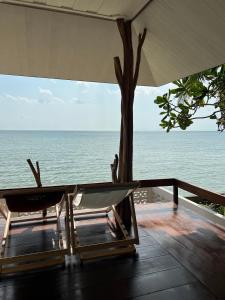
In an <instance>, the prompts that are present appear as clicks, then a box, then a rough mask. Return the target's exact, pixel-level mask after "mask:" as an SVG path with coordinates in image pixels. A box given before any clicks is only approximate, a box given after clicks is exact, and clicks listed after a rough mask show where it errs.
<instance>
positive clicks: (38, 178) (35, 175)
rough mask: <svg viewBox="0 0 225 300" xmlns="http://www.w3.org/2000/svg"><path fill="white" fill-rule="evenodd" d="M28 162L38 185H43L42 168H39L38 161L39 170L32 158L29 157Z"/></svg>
mask: <svg viewBox="0 0 225 300" xmlns="http://www.w3.org/2000/svg"><path fill="white" fill-rule="evenodd" d="M27 163H28V165H29V166H30V168H31V171H32V173H33V175H34V179H35V181H36V184H37V186H38V187H41V186H42V183H41V175H40V168H39V164H38V162H36V166H37V170H36V169H35V167H34V165H33V163H32V161H31V160H30V159H27Z"/></svg>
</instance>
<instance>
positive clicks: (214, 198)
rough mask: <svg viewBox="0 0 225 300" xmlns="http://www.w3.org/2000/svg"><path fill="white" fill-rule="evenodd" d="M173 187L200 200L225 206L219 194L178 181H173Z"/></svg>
mask: <svg viewBox="0 0 225 300" xmlns="http://www.w3.org/2000/svg"><path fill="white" fill-rule="evenodd" d="M175 185H176V186H177V187H178V188H180V189H182V190H185V191H187V192H190V193H192V194H195V195H197V196H199V197H201V198H202V199H205V200H208V201H210V202H213V203H218V204H221V205H224V206H225V197H224V196H222V195H220V194H217V193H214V192H211V191H208V190H206V189H204V188H201V187H198V186H196V185H193V184H190V183H187V182H185V181H182V180H178V179H175Z"/></svg>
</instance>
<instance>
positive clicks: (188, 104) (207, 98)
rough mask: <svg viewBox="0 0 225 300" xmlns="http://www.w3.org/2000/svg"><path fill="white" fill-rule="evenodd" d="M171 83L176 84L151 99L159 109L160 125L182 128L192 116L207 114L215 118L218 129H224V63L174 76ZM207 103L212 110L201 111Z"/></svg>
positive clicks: (198, 116) (197, 117)
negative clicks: (200, 70) (188, 73)
mask: <svg viewBox="0 0 225 300" xmlns="http://www.w3.org/2000/svg"><path fill="white" fill-rule="evenodd" d="M173 84H174V85H175V88H173V89H170V90H169V91H168V92H167V93H166V94H164V95H163V96H158V97H157V98H156V99H155V101H154V102H155V103H156V104H157V105H158V106H159V108H160V109H161V110H162V111H161V112H160V115H162V120H161V123H160V126H161V127H162V128H164V129H166V130H167V131H170V130H171V129H172V128H177V127H179V128H181V129H183V130H185V129H186V128H187V127H189V126H190V125H191V124H192V123H193V120H195V119H204V118H209V119H212V120H216V123H217V126H218V130H219V131H223V130H224V129H225V64H224V65H221V66H218V67H215V68H212V69H209V70H206V71H203V72H201V73H198V74H194V75H190V76H188V77H185V78H183V79H180V80H176V81H174V82H173ZM207 106H210V107H211V108H212V111H211V113H210V114H208V115H204V114H203V115H200V113H201V112H202V113H204V108H205V107H207Z"/></svg>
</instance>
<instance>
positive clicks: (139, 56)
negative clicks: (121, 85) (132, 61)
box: [134, 28, 147, 88]
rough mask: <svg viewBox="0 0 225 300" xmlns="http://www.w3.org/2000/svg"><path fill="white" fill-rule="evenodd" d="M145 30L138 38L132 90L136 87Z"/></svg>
mask: <svg viewBox="0 0 225 300" xmlns="http://www.w3.org/2000/svg"><path fill="white" fill-rule="evenodd" d="M146 33H147V29H146V28H145V29H144V31H143V33H142V34H139V36H138V47H137V58H136V66H135V73H134V88H135V87H136V85H137V80H138V75H139V69H140V63H141V49H142V46H143V44H144V41H145V37H146Z"/></svg>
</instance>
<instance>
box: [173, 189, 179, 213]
mask: <svg viewBox="0 0 225 300" xmlns="http://www.w3.org/2000/svg"><path fill="white" fill-rule="evenodd" d="M173 202H174V209H177V208H178V187H177V186H176V185H174V186H173Z"/></svg>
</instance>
